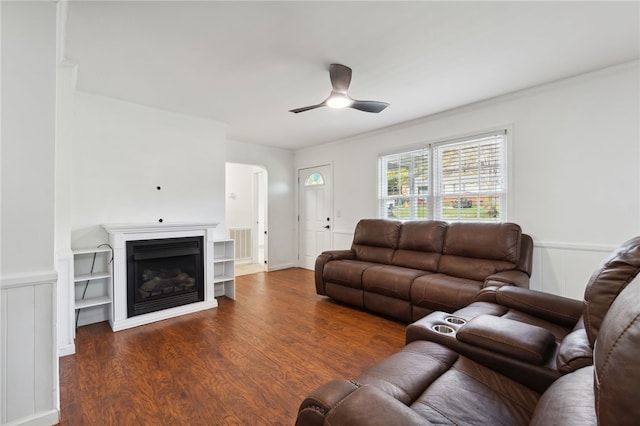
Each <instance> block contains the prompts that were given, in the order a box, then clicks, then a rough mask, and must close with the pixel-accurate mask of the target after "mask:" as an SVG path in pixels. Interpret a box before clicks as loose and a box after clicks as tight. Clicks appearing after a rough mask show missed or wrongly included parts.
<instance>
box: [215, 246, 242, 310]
mask: <svg viewBox="0 0 640 426" xmlns="http://www.w3.org/2000/svg"><path fill="white" fill-rule="evenodd" d="M235 263H236V260H235V240H217V241H214V242H213V288H214V293H215V297H218V296H227V297H228V298H230V299H235V298H236V272H235V271H236V269H235Z"/></svg>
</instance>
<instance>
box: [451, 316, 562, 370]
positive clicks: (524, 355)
mask: <svg viewBox="0 0 640 426" xmlns="http://www.w3.org/2000/svg"><path fill="white" fill-rule="evenodd" d="M456 337H457V339H458V340H459V341H461V342H464V343H468V344H470V345H475V346H479V347H481V348H485V349H489V350H492V351H495V352H498V353H501V354H503V355H507V356H509V357H513V358H516V359H520V360H522V361H525V362H529V363H532V364H536V365H542V364H544V363H545V361H546V360H547V358H548V357H549V354H550V353H551V349H552V348H553V346H554V345H555V342H556V339H555V337H554V336H553V334H551V333H550V332H549V331H548V330H545V329H544V328H542V327H538V326H535V325H531V324H526V323H524V322H520V321H514V320H510V319H507V318H502V317H496V316H493V315H479V316H477V317H475V318H473V319H472V320H471V321H469V322H468V323H466V324H464V325H463V326H462V327H460V328H459V329H458V332H457V334H456Z"/></svg>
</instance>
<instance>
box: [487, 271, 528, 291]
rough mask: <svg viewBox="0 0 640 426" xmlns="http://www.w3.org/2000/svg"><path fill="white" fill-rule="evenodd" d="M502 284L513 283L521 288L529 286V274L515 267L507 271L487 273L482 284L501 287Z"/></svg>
mask: <svg viewBox="0 0 640 426" xmlns="http://www.w3.org/2000/svg"><path fill="white" fill-rule="evenodd" d="M504 285H513V286H516V287H521V288H529V275H527V274H525V273H524V272H522V271H519V270H517V269H510V270H508V271H500V272H496V273H495V274H492V275H489V276H488V277H487V278H485V280H484V286H485V287H487V286H496V287H501V286H504Z"/></svg>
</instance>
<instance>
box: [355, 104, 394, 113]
mask: <svg viewBox="0 0 640 426" xmlns="http://www.w3.org/2000/svg"><path fill="white" fill-rule="evenodd" d="M388 106H389V104H388V103H386V102H378V101H353V103H352V104H351V105H349V108H353V109H357V110H360V111H365V112H376V113H377V112H380V111H382V110H383V109H385V108H386V107H388Z"/></svg>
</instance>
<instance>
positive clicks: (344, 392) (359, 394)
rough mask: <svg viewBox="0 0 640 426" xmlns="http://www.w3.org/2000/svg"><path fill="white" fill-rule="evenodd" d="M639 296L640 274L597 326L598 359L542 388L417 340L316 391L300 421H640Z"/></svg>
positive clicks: (303, 424)
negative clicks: (540, 390)
mask: <svg viewBox="0 0 640 426" xmlns="http://www.w3.org/2000/svg"><path fill="white" fill-rule="evenodd" d="M603 295H604V293H603ZM638 301H640V277H638V276H636V278H635V279H634V280H633V281H632V282H631V283H629V284H628V285H627V286H626V288H624V290H622V291H621V293H620V294H619V296H618V297H616V298H615V300H613V303H612V304H611V306H610V308H609V309H608V310H607V312H606V314H605V315H604V317H603V318H602V321H601V323H599V324H598V327H597V328H598V332H597V336H596V340H595V344H594V345H593V360H594V362H593V365H590V366H586V367H582V368H578V369H576V370H573V371H571V372H568V373H566V374H564V375H563V376H561V377H560V378H559V379H558V380H556V381H555V382H554V383H553V384H551V386H549V387H548V388H547V389H545V390H544V391H543V392H539V391H536V390H534V389H531V388H530V387H529V386H527V385H526V384H523V383H522V382H521V381H519V380H518V378H517V377H516V378H511V377H507V376H505V375H503V374H500V373H499V372H497V371H495V370H494V369H492V368H489V367H487V366H486V365H484V364H482V363H480V362H478V361H476V360H473V359H471V358H468V357H465V356H464V355H460V354H459V353H457V352H456V351H454V350H453V349H451V348H448V347H446V346H443V345H440V344H438V343H435V342H431V341H425V340H416V341H413V342H411V343H409V344H408V345H407V346H405V347H404V348H403V349H402V350H400V351H399V352H397V353H395V354H393V355H391V356H390V357H388V358H386V359H384V360H382V361H380V362H379V363H377V364H375V365H374V366H372V367H371V368H369V369H367V370H366V371H365V372H364V373H363V374H361V375H360V376H358V377H356V378H355V379H353V380H342V379H338V380H333V381H331V382H328V383H326V384H324V385H323V386H321V387H320V388H318V389H316V390H315V391H313V392H312V393H311V394H310V395H309V396H308V397H307V398H306V399H305V400H304V401H303V402H302V404H301V405H300V408H299V411H298V417H297V422H296V425H298V426H313V425H333V426H339V425H431V424H438V425H442V424H447V425H527V424H529V425H545V426H546V425H563V426H573V425H575V426H578V425H579V426H585V425H596V424H597V425H603V426H608V425H612V426H613V425H616V426H621V425H637V424H638V422H639V420H640V404H638V394H639V393H640V357H639V356H638V354H639V353H640V303H639V302H638ZM585 320H587V319H586V317H585Z"/></svg>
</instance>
